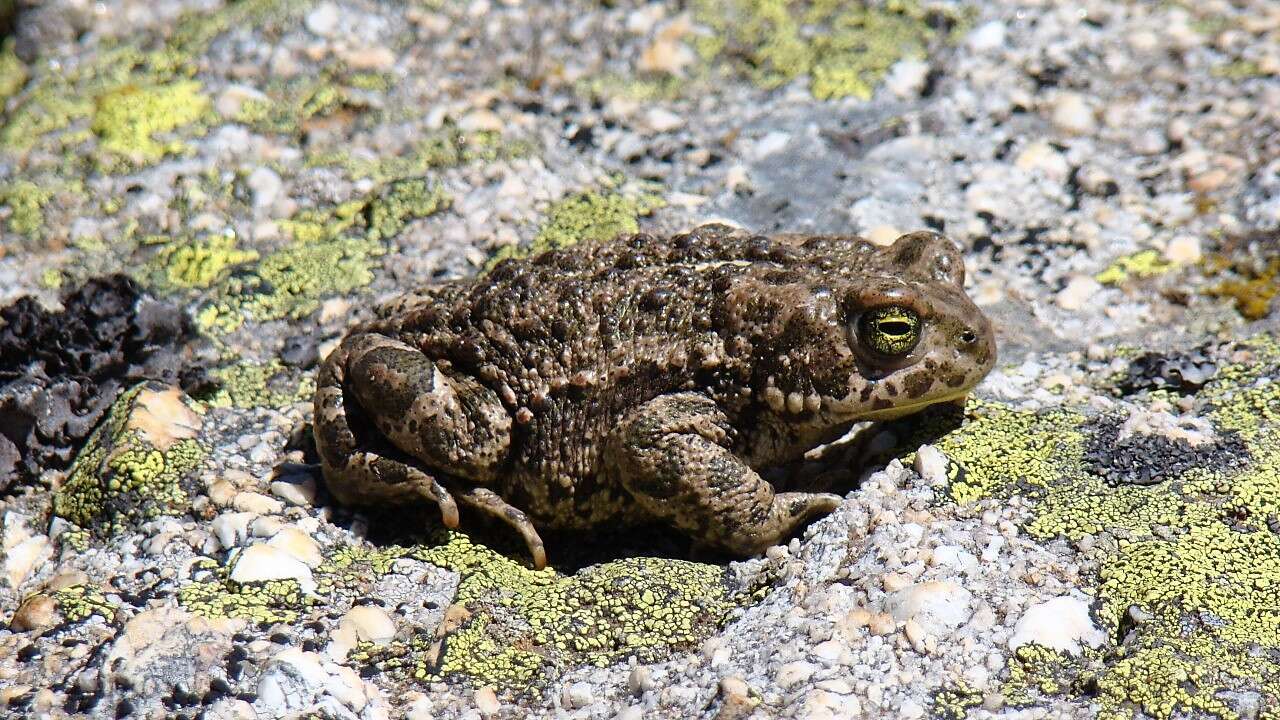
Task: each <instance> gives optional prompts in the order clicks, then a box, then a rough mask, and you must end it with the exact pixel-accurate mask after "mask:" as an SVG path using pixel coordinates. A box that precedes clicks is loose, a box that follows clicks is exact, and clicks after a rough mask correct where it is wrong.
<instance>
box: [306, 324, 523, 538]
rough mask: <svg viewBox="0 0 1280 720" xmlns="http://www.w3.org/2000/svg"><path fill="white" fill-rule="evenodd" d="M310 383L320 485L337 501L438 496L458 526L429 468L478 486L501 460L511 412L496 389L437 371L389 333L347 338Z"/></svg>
mask: <svg viewBox="0 0 1280 720" xmlns="http://www.w3.org/2000/svg"><path fill="white" fill-rule="evenodd" d="M316 385H317V389H316V395H315V428H316V433H315V434H316V446H317V448H318V450H319V451H320V457H321V460H322V462H323V466H324V473H325V479H326V481H327V483H328V486H329V489H330V491H331V492H333V494H334V495H335V496H336V497H337V498H338V499H339V500H341V501H343V502H349V503H355V504H362V503H368V502H383V501H386V500H394V499H401V498H405V497H418V498H421V499H425V500H428V501H430V502H434V503H437V504H438V505H439V506H440V511H441V515H442V517H443V520H444V523H445V525H446V526H448V527H457V525H458V509H457V505H456V503H455V502H454V499H453V497H452V496H451V495H450V494H449V492H448V490H446V489H445V487H444V486H443V485H441V483H440V482H439V481H438V480H437V479H436V478H435V477H434V476H433V475H432V474H431V473H429V472H428V470H431V471H437V472H440V473H444V474H447V475H450V476H453V477H458V478H465V479H467V480H471V481H473V482H476V483H479V484H483V483H485V482H487V481H489V480H490V479H491V478H492V477H493V475H494V473H495V472H496V470H497V468H498V466H499V465H500V464H501V463H502V462H503V461H504V460H505V459H506V456H507V452H508V449H509V447H510V444H511V417H510V415H508V413H507V411H506V408H504V407H503V405H502V402H501V401H500V400H499V399H498V396H497V394H495V393H494V392H493V391H492V390H490V389H488V388H486V387H484V386H483V385H480V384H479V383H478V382H476V381H475V380H472V379H471V378H466V377H455V376H448V375H445V374H444V373H443V372H441V371H440V369H439V368H438V367H436V365H435V363H433V362H432V361H431V359H430V358H428V357H427V356H425V355H423V354H422V353H421V352H419V351H418V350H417V349H415V348H413V347H411V346H409V345H406V344H405V343H402V342H399V341H397V340H395V339H392V338H389V337H386V336H384V335H378V334H375V333H361V334H356V335H350V336H348V337H346V338H345V339H344V340H343V341H342V343H341V344H340V345H339V346H338V348H337V349H335V350H334V351H333V352H332V353H331V354H330V355H329V357H328V358H326V359H325V362H324V364H323V365H322V366H321V368H320V372H319V375H318V376H317V378H316ZM361 423H372V425H373V426H374V428H376V431H377V432H376V433H375V432H374V431H373V430H372V429H365V428H360V427H358V426H359V424H361ZM388 445H390V446H393V449H392V448H388V447H387V446H388ZM388 449H391V450H392V451H391V452H387V450H388ZM406 456H407V457H410V458H412V459H413V460H415V461H416V462H413V463H412V464H411V463H410V462H408V461H406V460H405V458H406ZM419 463H420V464H421V467H420V466H419Z"/></svg>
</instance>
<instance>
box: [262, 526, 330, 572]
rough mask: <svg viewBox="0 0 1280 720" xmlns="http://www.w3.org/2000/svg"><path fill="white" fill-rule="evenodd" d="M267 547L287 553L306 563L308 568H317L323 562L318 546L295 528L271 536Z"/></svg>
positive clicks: (289, 527)
mask: <svg viewBox="0 0 1280 720" xmlns="http://www.w3.org/2000/svg"><path fill="white" fill-rule="evenodd" d="M267 545H270V546H271V547H273V548H277V549H279V550H282V551H284V552H286V553H288V554H289V555H290V556H292V557H294V558H296V559H298V560H301V561H302V562H304V563H306V564H307V566H308V567H313V568H314V567H319V566H320V563H322V562H324V554H323V553H321V552H320V545H319V543H317V542H316V541H315V540H313V539H311V536H310V535H308V534H307V533H306V532H305V531H304V530H302V529H301V528H298V527H295V526H288V527H284V528H281V529H280V531H279V532H277V533H275V534H274V535H272V536H271V539H270V540H268V541H267Z"/></svg>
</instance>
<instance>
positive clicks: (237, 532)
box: [209, 512, 258, 550]
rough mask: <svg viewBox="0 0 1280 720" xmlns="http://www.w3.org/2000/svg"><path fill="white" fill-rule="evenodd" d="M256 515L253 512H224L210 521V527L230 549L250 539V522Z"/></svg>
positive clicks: (220, 541)
mask: <svg viewBox="0 0 1280 720" xmlns="http://www.w3.org/2000/svg"><path fill="white" fill-rule="evenodd" d="M256 517H258V516H257V515H256V514H254V513H251V512H229V513H222V514H221V515H219V516H218V517H216V518H214V519H213V522H211V523H209V529H210V530H211V531H213V536H214V537H216V538H218V542H219V543H220V544H221V545H222V547H223V548H224V549H228V550H229V549H231V548H233V547H237V546H239V545H243V544H244V542H245V540H248V539H249V523H250V522H251V521H252V520H253V519H254V518H256Z"/></svg>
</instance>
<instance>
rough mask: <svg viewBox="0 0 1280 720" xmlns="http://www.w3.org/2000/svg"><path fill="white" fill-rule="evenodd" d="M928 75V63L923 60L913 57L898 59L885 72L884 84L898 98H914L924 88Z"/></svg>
mask: <svg viewBox="0 0 1280 720" xmlns="http://www.w3.org/2000/svg"><path fill="white" fill-rule="evenodd" d="M928 77H929V64H928V63H926V62H924V61H923V60H916V59H914V58H909V59H905V60H899V61H898V62H896V63H894V64H893V67H891V68H889V72H888V73H886V74H885V76H884V86H885V88H886V89H888V91H889V92H891V93H893V94H894V95H896V96H898V97H900V98H903V99H910V98H915V97H918V96H919V95H920V91H921V90H924V85H925V81H926V80H927V79H928Z"/></svg>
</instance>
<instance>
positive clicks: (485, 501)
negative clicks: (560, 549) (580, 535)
mask: <svg viewBox="0 0 1280 720" xmlns="http://www.w3.org/2000/svg"><path fill="white" fill-rule="evenodd" d="M458 499H459V500H461V501H462V502H463V503H464V504H466V505H469V506H471V507H473V508H475V509H477V510H479V511H481V512H483V513H485V514H487V515H490V516H492V517H495V518H498V519H499V520H501V521H502V522H504V523H506V524H507V525H510V526H511V527H512V528H513V529H514V530H515V531H516V532H518V533H520V537H522V538H524V544H525V545H526V546H528V548H529V554H530V555H532V556H533V568H534V569H535V570H541V569H542V568H544V567H546V566H547V550H546V548H545V547H544V546H543V544H542V538H541V537H539V536H538V529H537V528H535V527H534V526H533V523H532V522H530V521H529V518H528V516H527V515H525V514H524V513H523V512H521V511H520V510H519V509H517V508H514V507H512V506H511V505H509V504H507V501H506V500H503V499H502V497H501V496H499V495H498V493H496V492H494V491H492V490H490V489H488V488H468V489H467V490H464V491H462V492H460V493H458Z"/></svg>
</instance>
